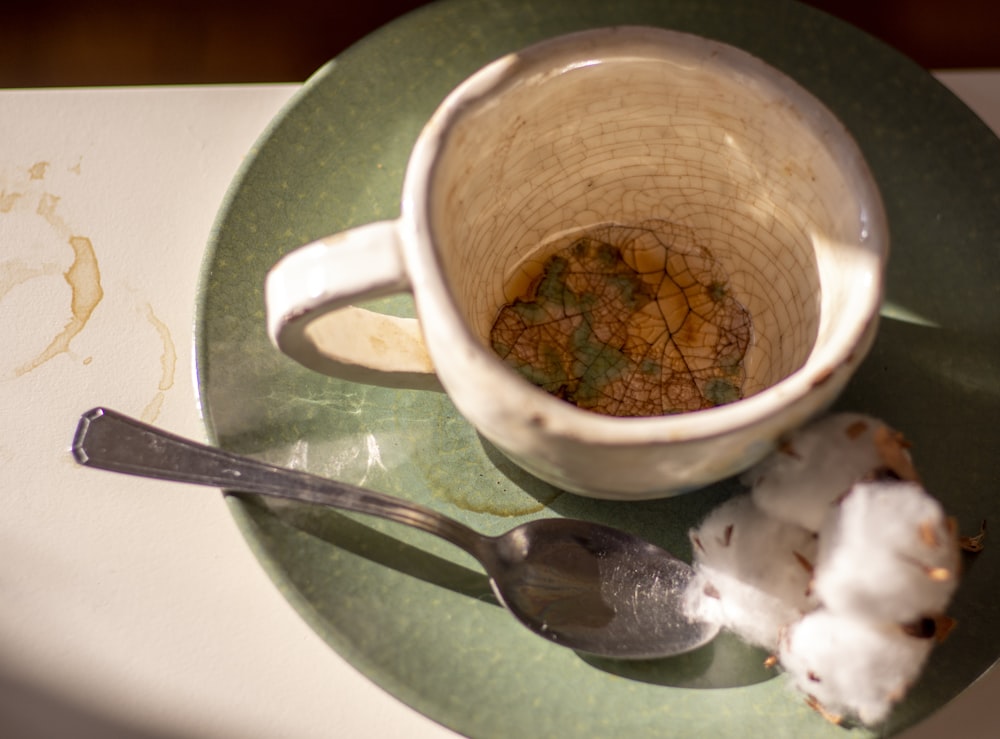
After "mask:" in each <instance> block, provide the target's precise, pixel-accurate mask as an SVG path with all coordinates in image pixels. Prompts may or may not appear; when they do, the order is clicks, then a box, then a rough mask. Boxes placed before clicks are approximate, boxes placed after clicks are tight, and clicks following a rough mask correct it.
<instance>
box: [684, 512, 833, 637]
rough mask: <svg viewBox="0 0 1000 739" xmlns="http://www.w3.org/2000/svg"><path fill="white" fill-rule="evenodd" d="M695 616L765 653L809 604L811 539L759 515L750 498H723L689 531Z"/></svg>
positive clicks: (813, 551)
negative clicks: (765, 649) (780, 633)
mask: <svg viewBox="0 0 1000 739" xmlns="http://www.w3.org/2000/svg"><path fill="white" fill-rule="evenodd" d="M691 541H692V545H693V549H694V564H695V571H696V572H697V573H698V581H697V584H696V585H695V586H694V587H693V588H692V590H691V591H689V592H690V594H691V597H692V600H691V601H690V602H689V609H690V610H691V611H692V612H693V614H694V615H696V616H698V617H700V618H702V619H704V620H709V621H712V622H715V623H719V624H720V625H722V626H724V627H726V628H728V629H729V630H731V631H733V632H734V633H736V634H738V635H739V636H740V637H742V638H743V639H744V640H745V641H747V642H750V643H751V644H755V645H758V646H762V647H765V648H768V649H771V650H774V649H775V648H776V647H777V640H778V634H779V632H780V631H781V629H782V628H784V627H785V626H787V625H788V624H789V623H791V622H793V621H795V620H797V619H799V618H801V617H802V614H803V613H805V612H807V611H809V610H812V609H813V608H814V607H815V599H814V598H812V597H811V596H810V594H809V590H810V581H811V579H812V563H813V561H814V560H815V557H816V536H815V535H814V534H812V533H811V532H809V531H806V530H805V529H803V528H801V527H799V526H794V525H791V524H787V523H784V522H782V521H778V520H777V519H774V518H772V517H770V516H767V515H766V514H764V513H763V512H762V511H761V510H760V509H758V508H757V506H756V505H755V504H754V502H753V500H752V499H751V498H750V496H749V495H741V496H737V497H735V498H732V499H731V500H729V501H727V502H726V503H723V504H722V505H721V506H719V507H718V508H716V509H715V510H714V511H712V513H711V514H709V516H708V518H706V519H705V521H704V522H703V523H702V525H701V527H700V528H698V529H697V530H694V531H692V532H691Z"/></svg>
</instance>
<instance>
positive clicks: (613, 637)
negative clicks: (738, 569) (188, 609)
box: [72, 408, 718, 659]
mask: <svg viewBox="0 0 1000 739" xmlns="http://www.w3.org/2000/svg"><path fill="white" fill-rule="evenodd" d="M72 452H73V456H74V458H75V459H76V461H77V462H79V463H80V464H82V465H86V466H89V467H97V468H100V469H105V470H110V471H113V472H121V473H125V474H130V475H138V476H141V477H151V478H156V479H161V480H171V481H175V482H186V483H194V484H200V485H207V486H212V487H219V488H224V489H226V490H231V491H239V492H244V493H253V494H258V495H268V496H275V497H281V498H286V499H292V500H297V501H301V502H305V503H312V504H317V505H325V506H330V507H333V508H338V509H340V510H347V511H354V512H357V513H365V514H369V515H373V516H379V517H382V518H386V519H389V520H392V521H396V522H398V523H402V524H405V525H408V526H413V527H415V528H418V529H421V530H422V531H426V532H428V533H430V534H434V535H436V536H439V537H441V538H443V539H445V540H447V541H449V542H451V543H452V544H455V545H456V546H458V547H461V548H462V549H464V550H465V551H466V552H467V553H469V554H470V555H471V556H473V557H474V558H475V559H476V560H478V561H479V562H480V564H481V565H482V566H483V568H484V569H485V570H486V574H487V575H488V576H489V578H490V584H491V586H492V588H493V591H494V593H495V594H496V596H497V598H498V599H499V600H500V602H501V603H502V604H503V605H504V606H505V607H506V608H507V609H508V610H509V611H510V612H511V613H512V614H513V615H514V616H515V617H516V618H517V619H518V620H519V621H521V623H522V624H524V625H525V626H527V627H528V628H529V629H530V630H531V631H533V632H535V633H536V634H538V635H540V636H542V637H544V638H546V639H548V640H549V641H551V642H554V643H556V644H560V645H562V646H565V647H569V648H571V649H574V650H577V651H579V652H583V653H586V654H591V655H595V656H600V657H609V658H615V659H654V658H660V657H667V656H672V655H676V654H682V653H684V652H688V651H691V650H693V649H696V648H697V647H699V646H701V645H703V644H705V643H707V642H708V641H711V640H712V639H713V638H714V637H715V635H716V633H717V632H718V627H717V626H715V625H712V624H706V623H703V622H700V621H697V620H693V619H691V618H689V617H688V615H687V614H686V613H685V610H684V605H683V604H684V598H683V594H684V591H685V589H686V588H687V586H688V583H689V582H690V580H691V578H692V576H693V574H694V573H693V570H692V569H691V567H690V566H689V565H687V564H686V563H684V562H682V561H681V560H679V559H677V558H676V557H674V556H673V555H671V554H670V553H669V552H667V551H666V550H664V549H661V548H660V547H657V546H654V545H653V544H650V543H649V542H646V541H644V540H642V539H640V538H638V537H635V536H633V535H631V534H628V533H626V532H624V531H621V530H619V529H614V528H611V527H608V526H604V525H602V524H597V523H592V522H588V521H581V520H576V519H566V518H546V519H539V520H535V521H529V522H528V523H525V524H522V525H520V526H517V527H516V528H514V529H511V530H510V531H508V532H507V533H505V534H502V535H500V536H496V537H490V536H484V535H482V534H480V533H478V532H476V531H474V530H473V529H471V528H469V527H468V526H466V525H465V524H462V523H459V522H458V521H455V520H454V519H451V518H448V517H446V516H443V515H441V514H440V513H437V512H436V511H434V510H432V509H430V508H426V507H424V506H421V505H418V504H415V503H411V502H408V501H404V500H401V499H398V498H394V497H392V496H389V495H385V494H384V493H379V492H376V491H373V490H366V489H364V488H360V487H357V486H354V485H349V484H347V483H342V482H338V481H335V480H329V479H326V478H322V477H318V476H316V475H311V474H309V473H306V472H302V471H299V470H291V469H286V468H283V467H278V466H276V465H270V464H267V463H264V462H260V461H258V460H255V459H251V458H249V457H243V456H240V455H237V454H233V453H231V452H227V451H224V450H222V449H218V448H215V447H211V446H207V445H204V444H200V443H198V442H194V441H190V440H188V439H184V438H182V437H179V436H176V435H174V434H170V433H168V432H165V431H162V430H160V429H157V428H155V427H153V426H150V425H148V424H145V423H142V422H140V421H137V420H135V419H132V418H129V417H127V416H124V415H122V414H120V413H117V412H115V411H112V410H108V409H106V408H95V409H93V410H91V411H88V412H87V413H85V414H83V416H82V417H81V418H80V421H79V424H78V425H77V429H76V434H75V436H74V439H73V446H72Z"/></svg>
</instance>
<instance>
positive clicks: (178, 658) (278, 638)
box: [0, 71, 1000, 739]
mask: <svg viewBox="0 0 1000 739" xmlns="http://www.w3.org/2000/svg"><path fill="white" fill-rule="evenodd" d="M939 76H940V78H941V79H942V80H943V81H944V82H945V83H946V84H947V85H949V86H950V87H952V89H954V90H955V91H956V92H957V93H958V94H959V95H960V96H961V97H962V98H963V99H964V100H966V102H967V103H968V104H969V105H970V107H972V108H973V110H975V111H976V112H977V113H978V114H979V115H980V116H981V117H982V118H984V119H985V120H986V121H987V122H988V123H990V124H991V125H992V126H993V128H994V130H996V131H1000V71H985V72H962V73H942V74H940V75H939ZM297 89H298V86H297V85H267V86H217V87H178V88H169V87H167V88H106V89H79V90H76V89H73V90H36V91H32V90H24V91H18V90H15V91H0V325H2V326H3V330H2V337H3V348H4V350H3V352H0V409H2V411H3V421H2V430H0V469H2V472H0V480H2V485H0V736H10V737H19V738H20V737H24V738H25V739H27V738H33V737H46V738H48V737H88V738H89V737H96V738H98V739H110V738H112V737H113V738H114V739H119V738H120V737H146V738H148V739H154V738H155V739H182V738H183V739H223V738H226V739H229V738H232V739H236V738H239V739H258V738H259V739H274V738H275V737H289V738H292V739H299V738H302V739H305V738H308V737H407V738H408V739H421V738H423V737H434V738H440V737H448V736H454V734H453V733H452V732H450V731H448V730H447V729H444V728H442V727H440V726H439V725H437V724H435V723H434V722H432V721H430V720H428V719H427V718H425V717H423V716H421V715H419V714H417V713H416V712H414V711H413V710H411V709H409V708H408V707H407V706H404V705H403V704H401V703H399V702H398V701H397V700H395V699H394V698H392V697H390V696H389V695H387V694H386V693H384V692H382V691H381V690H380V689H379V688H378V687H376V686H375V685H373V684H372V683H370V682H369V681H368V680H367V679H365V678H364V677H362V676H361V675H360V674H359V673H357V672H356V671H355V670H354V668H353V667H351V666H350V665H348V664H347V663H345V662H344V661H343V660H342V659H341V658H340V657H339V656H338V655H337V654H336V653H334V652H333V651H332V650H330V649H329V648H328V647H327V646H326V645H325V644H324V643H323V642H322V641H321V640H320V639H319V638H318V637H317V636H316V635H315V634H314V633H313V632H312V631H310V630H309V628H308V627H307V626H306V625H305V623H304V622H303V621H302V620H300V619H299V617H298V615H297V614H295V613H294V612H293V610H292V609H291V607H290V606H289V605H288V604H287V603H286V602H285V601H284V600H283V599H282V598H281V597H280V596H279V595H278V592H277V591H276V590H275V589H274V587H273V586H272V585H271V583H270V582H269V581H268V579H267V577H266V576H265V575H264V573H263V571H262V570H261V569H260V567H258V565H257V563H256V561H255V560H254V558H253V556H252V555H251V553H250V550H249V549H248V547H247V545H246V544H245V543H244V541H243V539H242V536H241V534H240V533H239V531H238V530H237V528H236V525H235V523H234V522H233V520H232V518H231V517H230V515H229V512H228V510H227V508H226V506H225V504H224V502H223V500H222V498H221V496H219V495H216V494H213V493H212V492H211V491H208V490H206V489H202V488H194V487H191V488H189V489H186V488H183V487H181V486H171V485H168V484H166V483H156V482H151V481H144V480H137V479H127V478H124V477H120V476H115V475H111V474H109V473H102V472H99V471H94V470H87V469H83V468H80V467H77V466H75V464H74V463H73V462H72V460H71V459H70V456H69V454H68V451H67V450H68V446H69V442H70V439H71V436H72V432H73V428H74V426H75V423H76V419H77V418H78V416H79V414H80V413H81V412H83V411H84V410H86V409H88V408H90V407H92V406H95V405H108V406H110V407H113V408H116V409H118V410H121V411H124V412H126V413H129V414H132V415H136V416H140V417H143V418H145V419H147V420H149V421H153V422H155V423H157V424H159V425H162V426H164V427H166V428H168V429H171V430H173V431H175V432H177V433H180V434H184V435H187V436H190V437H193V438H197V439H204V438H205V434H204V430H203V427H202V424H201V421H200V417H199V410H198V405H197V400H196V395H195V390H194V387H195V384H194V363H193V351H192V350H193V338H192V326H193V322H194V310H195V292H196V287H197V280H198V275H199V267H200V262H201V259H202V254H203V250H204V246H205V244H206V241H207V238H208V234H209V230H210V228H211V225H212V222H213V219H214V216H215V213H216V210H217V209H218V207H219V204H220V202H221V200H222V198H223V195H224V193H225V190H226V188H227V186H228V185H229V182H230V180H231V178H232V177H233V175H234V173H235V172H236V169H237V167H238V166H239V165H240V162H241V160H242V159H243V157H244V156H245V154H246V153H247V151H249V150H250V148H251V146H252V145H253V142H254V141H255V139H256V138H257V136H258V134H259V133H260V132H261V131H262V129H263V128H264V126H265V125H266V124H267V122H268V121H269V120H270V118H271V117H272V116H273V115H274V114H275V113H276V112H277V111H278V109H279V108H280V107H281V106H282V104H283V103H285V101H286V100H288V99H289V97H290V96H292V95H293V94H294V93H295V91H296V90H297ZM98 276H99V284H100V291H99V292H97V291H96V290H95V288H96V283H97V279H98ZM71 284H75V286H76V289H75V292H74V289H73V288H72V287H71ZM98 298H99V300H98ZM998 721H1000V670H996V669H995V670H993V671H992V672H991V673H989V674H988V675H987V676H986V677H984V678H983V679H982V680H980V681H979V682H978V683H976V684H975V685H973V686H972V687H971V688H970V689H969V690H968V691H966V692H965V693H964V694H963V695H961V696H960V697H959V698H957V699H956V700H955V701H953V702H952V703H951V704H949V705H948V706H946V707H945V708H944V709H943V710H942V711H940V712H939V713H938V714H936V715H935V716H933V717H931V718H930V719H929V720H928V721H926V722H924V723H923V724H922V725H920V726H918V727H916V728H914V729H913V730H911V731H909V732H907V733H906V734H905V738H906V739H932V738H933V739H938V738H939V737H944V736H949V737H950V736H962V737H964V739H985V738H986V737H993V736H995V731H996V728H995V726H996V723H997V722H998Z"/></svg>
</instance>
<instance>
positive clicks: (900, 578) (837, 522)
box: [813, 481, 960, 623]
mask: <svg viewBox="0 0 1000 739" xmlns="http://www.w3.org/2000/svg"><path fill="white" fill-rule="evenodd" d="M959 564H960V552H959V547H958V541H957V537H956V534H955V532H954V530H953V529H952V527H951V526H950V525H949V521H948V519H947V518H946V517H945V514H944V511H943V510H942V509H941V505H940V504H939V503H938V502H937V501H936V500H935V499H934V498H932V497H931V496H930V495H928V494H927V493H926V492H925V491H924V490H923V488H922V487H920V485H918V484H917V483H908V482H899V481H885V482H864V483H858V484H857V485H855V486H854V488H853V489H852V490H851V492H850V494H849V495H847V497H845V498H844V499H843V500H842V501H841V503H840V505H839V506H838V508H837V510H836V511H835V512H834V514H833V515H831V517H830V518H829V519H828V521H827V524H826V525H825V526H824V528H823V530H822V531H821V532H820V537H819V554H818V556H817V559H816V570H815V581H814V583H813V587H814V588H815V591H816V595H817V596H818V597H819V599H820V600H821V601H822V602H823V604H824V605H825V606H826V607H827V608H829V609H830V610H831V611H837V612H840V613H853V614H855V615H857V616H859V617H865V618H870V619H875V620H884V621H892V622H896V623H908V622H911V621H915V620H917V619H920V618H921V617H924V616H927V615H930V614H937V613H943V612H944V610H945V608H946V607H947V605H948V602H949V601H950V600H951V596H952V594H953V593H954V591H955V588H956V586H957V584H958V575H959Z"/></svg>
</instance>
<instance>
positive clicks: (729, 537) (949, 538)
mask: <svg viewBox="0 0 1000 739" xmlns="http://www.w3.org/2000/svg"><path fill="white" fill-rule="evenodd" d="M916 480H917V476H916V473H915V471H914V468H913V464H912V461H911V459H910V455H909V452H908V450H907V445H906V444H905V442H903V440H902V437H901V436H900V435H899V434H898V433H897V432H895V431H893V430H892V429H891V428H889V427H888V426H886V425H885V424H884V423H882V422H881V421H879V420H877V419H874V418H871V417H870V416H864V415H860V414H856V413H852V414H837V415H834V416H830V417H827V418H825V419H822V420H820V421H818V422H817V423H814V424H812V425H811V426H809V427H807V428H805V429H803V430H801V431H799V432H797V433H796V434H793V435H792V436H791V437H789V439H788V440H787V441H786V443H785V444H784V445H783V446H782V447H781V449H780V450H778V451H776V452H774V453H773V454H772V455H771V456H770V457H768V458H767V459H765V460H763V461H762V462H761V463H760V464H758V465H757V466H756V467H754V468H753V469H751V470H750V471H749V472H748V473H746V474H745V475H744V476H743V481H744V482H745V483H746V484H747V485H749V486H751V490H750V492H749V493H747V494H744V495H740V496H737V497H735V498H732V499H731V500H729V501H726V502H725V503H723V504H722V505H720V506H719V507H718V508H716V509H715V510H714V511H712V512H711V513H710V514H709V515H708V517H707V518H706V519H705V520H704V522H703V523H702V525H701V526H700V527H699V528H698V529H695V530H692V531H691V532H690V534H691V541H692V545H693V550H694V566H695V571H696V573H697V574H696V577H695V579H694V580H693V581H692V585H691V589H690V590H689V592H688V593H687V594H686V595H687V601H686V605H687V606H688V609H689V611H690V612H691V613H692V615H694V616H695V617H697V618H701V619H703V620H706V621H710V622H713V623H718V624H720V625H721V626H723V627H725V628H728V629H729V630H730V631H733V632H734V633H736V634H737V635H739V636H740V637H742V638H743V639H744V640H745V641H747V642H750V643H751V644H755V645H758V646H762V647H765V648H767V649H770V650H772V654H773V655H774V656H775V657H776V658H777V661H778V662H780V664H781V667H782V669H783V670H784V671H785V672H786V673H787V675H788V677H789V679H790V680H791V681H792V683H793V684H794V685H795V686H796V687H797V688H798V689H799V690H801V691H802V692H803V693H805V694H806V696H808V701H809V703H810V704H811V705H812V706H813V707H814V708H816V709H817V710H818V711H819V712H820V713H822V714H824V715H825V716H826V717H827V718H830V719H833V720H839V718H840V717H848V716H850V717H855V718H857V719H859V720H860V721H862V722H863V723H865V724H869V725H871V724H877V723H879V722H881V721H883V720H884V719H885V718H886V716H887V715H888V714H889V711H890V710H891V709H892V706H893V705H895V704H896V703H897V702H898V701H900V700H901V699H902V698H903V697H904V696H905V694H906V692H907V690H908V689H909V687H910V685H912V683H913V682H914V681H915V680H916V679H917V677H918V675H919V674H920V670H921V669H922V667H923V665H924V662H925V661H926V659H927V655H928V654H929V652H930V650H931V648H932V646H933V643H934V642H935V640H937V639H941V638H943V636H944V635H945V634H946V633H947V631H948V629H949V628H950V625H951V623H952V622H951V621H950V619H948V618H947V617H946V616H945V610H946V608H947V607H948V604H949V602H950V600H951V597H952V595H953V594H954V592H955V588H956V586H957V584H958V577H959V574H960V573H959V567H960V557H961V555H960V548H959V544H958V538H957V535H956V532H955V531H954V527H953V525H952V524H951V522H950V521H949V519H948V518H947V517H946V515H945V512H944V510H943V509H942V506H941V505H940V503H938V502H937V501H936V500H935V499H934V498H933V497H931V496H930V495H929V494H928V493H927V492H926V491H925V490H924V489H923V488H922V487H921V486H920V484H919V483H918V482H917V481H916Z"/></svg>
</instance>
